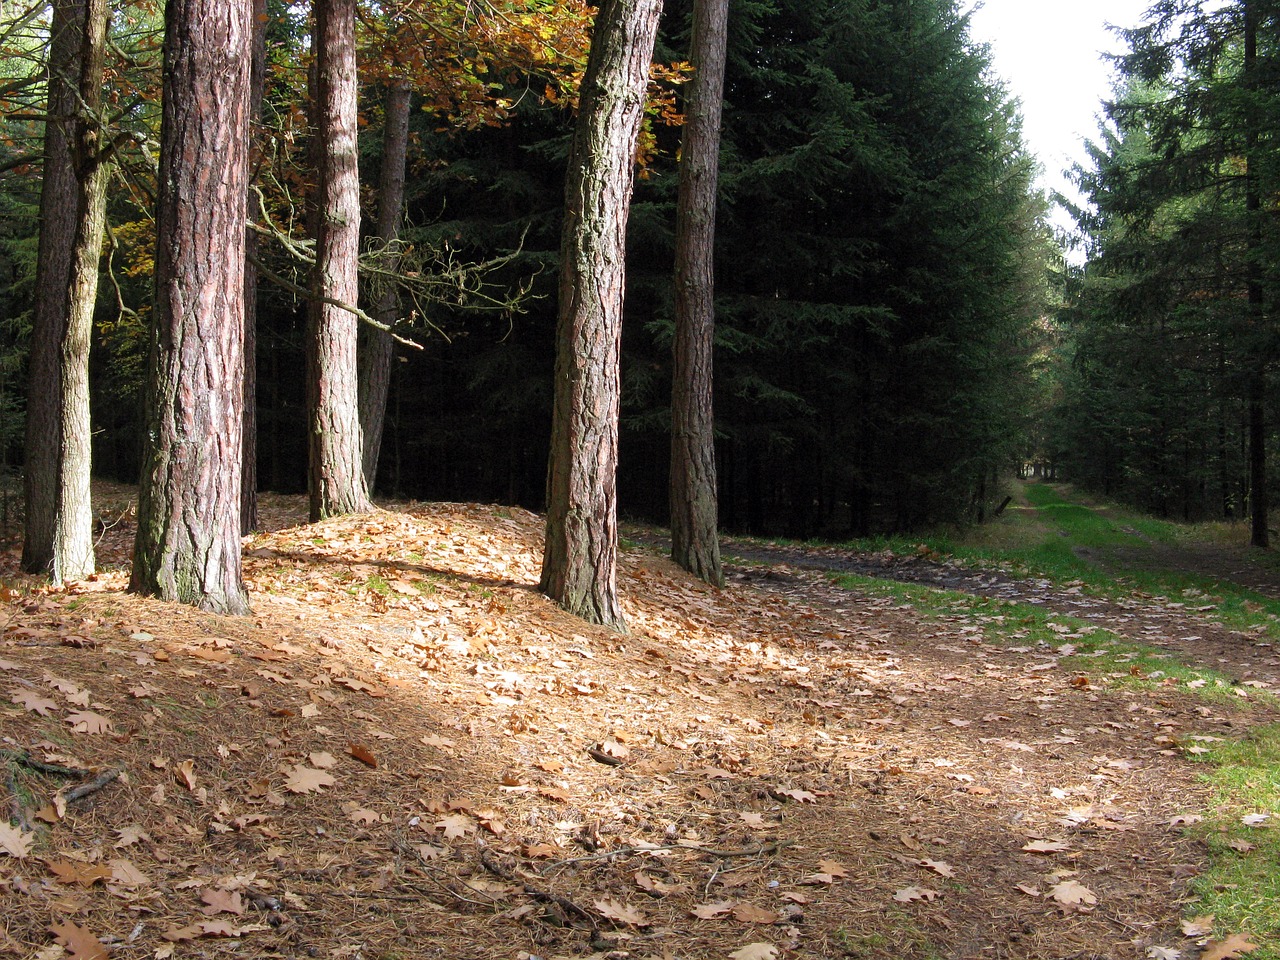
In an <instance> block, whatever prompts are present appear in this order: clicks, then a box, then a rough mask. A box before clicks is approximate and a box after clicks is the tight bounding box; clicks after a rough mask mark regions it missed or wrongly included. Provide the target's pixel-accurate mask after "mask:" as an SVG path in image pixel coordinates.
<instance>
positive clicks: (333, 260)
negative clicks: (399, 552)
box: [307, 0, 373, 521]
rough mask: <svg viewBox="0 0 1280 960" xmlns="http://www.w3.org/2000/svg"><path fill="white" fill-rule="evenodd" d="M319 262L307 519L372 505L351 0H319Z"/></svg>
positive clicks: (311, 339)
mask: <svg viewBox="0 0 1280 960" xmlns="http://www.w3.org/2000/svg"><path fill="white" fill-rule="evenodd" d="M315 23H316V25H315V38H316V103H315V118H316V147H317V153H318V159H319V170H318V180H319V190H318V193H319V200H318V204H317V210H316V218H315V224H316V266H315V272H314V274H313V277H312V284H311V288H312V294H313V296H312V300H311V306H310V311H309V318H310V324H309V326H310V330H309V333H308V337H307V407H308V413H309V421H310V456H309V469H308V471H307V473H308V488H309V490H310V494H311V519H312V520H313V521H315V520H322V519H324V518H325V517H331V516H336V515H338V514H345V513H363V512H365V511H367V510H370V509H372V507H373V505H372V504H371V503H370V502H369V488H368V485H367V484H366V483H365V479H364V469H363V462H362V461H363V450H362V444H361V440H360V404H359V376H358V366H357V357H356V341H357V327H358V321H357V319H356V316H355V314H354V313H352V312H351V311H350V310H345V309H343V308H342V307H341V306H338V305H337V304H349V305H351V306H354V305H355V303H356V300H357V298H358V296H359V278H358V266H359V256H360V180H359V167H358V162H357V154H356V149H357V148H356V95H357V87H356V37H355V32H356V27H355V25H356V4H355V0H315Z"/></svg>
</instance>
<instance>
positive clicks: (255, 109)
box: [240, 0, 267, 534]
mask: <svg viewBox="0 0 1280 960" xmlns="http://www.w3.org/2000/svg"><path fill="white" fill-rule="evenodd" d="M252 2H253V50H252V52H251V54H250V60H249V150H250V159H251V161H252V160H253V157H254V156H255V155H256V154H255V151H254V149H253V147H254V143H255V141H256V133H257V129H258V126H259V124H260V123H261V121H262V97H263V94H264V91H265V90H266V82H267V0H252ZM254 165H255V166H256V162H255V164H254ZM253 174H254V171H253V170H252V169H251V170H250V181H249V182H250V183H252V178H253ZM246 206H247V210H246V216H247V217H248V219H249V220H250V221H256V220H257V219H258V200H257V197H256V196H255V195H253V194H249V195H248V197H247V200H246ZM257 252H258V235H257V234H256V233H255V232H254V231H253V230H251V229H249V228H248V227H246V228H245V232H244V256H245V261H244V431H243V434H242V437H241V451H240V452H241V461H242V462H241V466H240V532H241V533H242V534H247V533H251V532H252V531H254V530H256V529H257V528H258V268H257V267H255V266H254V265H253V264H252V263H250V260H251V259H252V258H253V257H254V256H256V255H257Z"/></svg>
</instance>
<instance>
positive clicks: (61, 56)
mask: <svg viewBox="0 0 1280 960" xmlns="http://www.w3.org/2000/svg"><path fill="white" fill-rule="evenodd" d="M85 12H86V7H85V4H84V3H83V2H81V0H61V2H58V3H55V4H54V5H53V19H52V22H51V23H50V31H51V35H52V39H51V41H50V44H49V61H48V103H47V112H48V115H49V120H48V122H46V124H45V136H44V179H43V185H42V187H41V191H40V246H39V251H38V254H37V257H38V259H37V261H36V286H35V307H34V311H33V313H32V320H31V353H30V357H29V359H28V373H29V385H28V389H27V424H26V427H27V433H26V453H25V464H24V485H25V486H24V492H25V496H26V519H25V526H24V530H23V544H22V568H23V569H24V570H26V571H27V572H28V573H40V574H52V573H53V572H54V562H55V549H54V543H55V539H56V533H57V526H58V507H59V503H60V496H59V490H60V489H61V469H60V460H61V456H62V402H61V395H62V346H63V341H64V340H65V339H66V334H67V308H68V304H69V300H68V298H67V295H66V294H67V291H68V289H69V288H70V285H71V264H72V259H73V257H72V249H73V247H74V245H75V237H76V228H77V223H78V219H79V218H78V216H77V212H76V209H77V205H78V204H77V199H78V193H79V191H78V186H77V181H76V170H75V161H74V159H73V156H72V149H73V146H74V143H75V135H76V134H75V119H74V118H75V116H76V113H77V108H78V103H77V101H76V97H77V89H76V86H77V82H78V80H79V71H80V54H81V50H82V47H83V38H84V23H85Z"/></svg>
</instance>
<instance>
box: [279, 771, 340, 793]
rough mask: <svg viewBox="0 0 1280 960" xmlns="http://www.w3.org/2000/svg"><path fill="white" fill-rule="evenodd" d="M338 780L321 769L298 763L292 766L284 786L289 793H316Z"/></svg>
mask: <svg viewBox="0 0 1280 960" xmlns="http://www.w3.org/2000/svg"><path fill="white" fill-rule="evenodd" d="M337 782H338V781H337V780H335V779H334V778H333V776H332V775H330V774H327V773H325V772H324V771H323V770H316V769H314V768H312V767H304V766H302V765H298V766H295V767H293V769H292V770H291V771H290V773H289V776H288V777H287V778H286V779H285V781H284V788H285V789H286V790H288V791H289V792H290V793H317V792H319V791H320V790H321V789H322V788H323V787H332V786H333V785H334V784H335V783H337Z"/></svg>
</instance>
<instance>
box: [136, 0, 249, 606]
mask: <svg viewBox="0 0 1280 960" xmlns="http://www.w3.org/2000/svg"><path fill="white" fill-rule="evenodd" d="M250 21H251V3H250V0H169V3H168V5H167V6H166V9H165V41H164V113H163V119H162V121H161V129H160V176H159V182H160V192H159V197H158V199H157V203H156V232H157V236H156V306H155V318H154V321H153V324H152V328H151V357H150V367H149V373H148V383H147V405H146V424H147V431H146V437H147V439H146V446H145V449H144V456H143V473H142V482H141V485H140V489H139V496H138V535H137V540H136V541H135V544H134V554H133V577H132V580H131V583H130V588H131V589H133V590H135V591H139V592H142V593H149V594H154V595H156V596H158V597H161V598H162V599H166V600H178V601H182V602H185V603H192V604H195V605H196V606H199V607H201V608H203V609H206V610H212V611H215V612H218V613H247V612H248V609H249V605H248V599H247V597H246V596H245V591H244V585H243V583H242V581H241V573H240V494H241V484H240V467H241V449H240V434H241V429H242V426H243V422H244V410H243V384H244V355H243V336H244V234H245V230H244V200H245V189H246V186H247V179H248V176H247V174H248V139H249V56H250V48H251V46H252V26H251V22H250Z"/></svg>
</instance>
